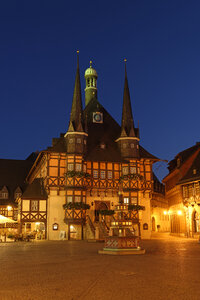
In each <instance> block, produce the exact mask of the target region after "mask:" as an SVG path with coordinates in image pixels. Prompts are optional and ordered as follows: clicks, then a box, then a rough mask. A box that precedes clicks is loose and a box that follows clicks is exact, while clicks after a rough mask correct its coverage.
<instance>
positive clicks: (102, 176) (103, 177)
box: [100, 171, 106, 179]
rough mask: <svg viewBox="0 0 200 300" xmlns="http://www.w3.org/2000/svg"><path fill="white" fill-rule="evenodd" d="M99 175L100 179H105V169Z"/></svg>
mask: <svg viewBox="0 0 200 300" xmlns="http://www.w3.org/2000/svg"><path fill="white" fill-rule="evenodd" d="M100 176H101V179H105V178H106V171H101V173H100Z"/></svg>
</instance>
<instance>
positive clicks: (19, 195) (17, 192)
mask: <svg viewBox="0 0 200 300" xmlns="http://www.w3.org/2000/svg"><path fill="white" fill-rule="evenodd" d="M21 195H22V190H21V189H20V187H19V186H18V187H17V188H16V190H15V199H17V198H20V197H21Z"/></svg>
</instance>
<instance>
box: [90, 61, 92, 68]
mask: <svg viewBox="0 0 200 300" xmlns="http://www.w3.org/2000/svg"><path fill="white" fill-rule="evenodd" d="M90 68H92V61H91V60H90Z"/></svg>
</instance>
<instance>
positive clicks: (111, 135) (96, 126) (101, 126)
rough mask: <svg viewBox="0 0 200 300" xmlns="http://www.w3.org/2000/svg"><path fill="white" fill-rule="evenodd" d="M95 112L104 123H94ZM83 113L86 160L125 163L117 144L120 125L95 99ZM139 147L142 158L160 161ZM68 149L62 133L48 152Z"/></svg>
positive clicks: (54, 140) (59, 151)
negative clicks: (86, 134) (85, 135)
mask: <svg viewBox="0 0 200 300" xmlns="http://www.w3.org/2000/svg"><path fill="white" fill-rule="evenodd" d="M93 112H102V113H103V123H93ZM83 113H84V119H85V122H86V128H87V133H88V138H87V154H86V160H89V161H110V162H121V161H124V159H123V158H122V157H121V154H120V151H119V149H118V145H117V143H116V142H115V141H116V140H117V139H118V138H119V137H120V133H121V127H120V125H119V124H118V123H117V122H116V121H115V120H114V119H113V118H112V116H111V115H110V114H109V113H108V112H107V111H106V109H105V108H104V107H103V106H102V105H101V104H100V103H99V102H98V100H96V99H95V98H94V99H93V100H91V101H90V102H89V103H88V105H87V106H86V108H85V109H84V112H83ZM102 144H105V149H102V148H101V145H102ZM139 147H140V148H139V151H140V158H146V159H147V158H148V159H153V160H159V159H158V158H157V157H156V156H154V155H152V154H151V153H149V152H148V151H147V150H146V149H144V148H143V147H142V146H141V145H140V146H139ZM66 148H67V147H66V140H65V138H64V133H61V134H60V138H54V139H53V145H52V146H51V147H48V148H47V151H51V152H58V153H61V152H66Z"/></svg>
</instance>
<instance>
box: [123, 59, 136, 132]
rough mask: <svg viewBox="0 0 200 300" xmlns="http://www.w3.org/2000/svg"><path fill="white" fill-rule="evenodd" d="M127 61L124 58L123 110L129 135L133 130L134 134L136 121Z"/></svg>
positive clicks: (124, 126) (125, 126)
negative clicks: (134, 120)
mask: <svg viewBox="0 0 200 300" xmlns="http://www.w3.org/2000/svg"><path fill="white" fill-rule="evenodd" d="M126 61H127V60H126V59H124V62H125V81H124V97H123V111H122V128H124V130H125V131H126V133H127V135H129V133H130V131H131V130H132V134H133V131H134V122H133V115H132V107H131V99H130V92H129V87H128V79H127V71H126ZM134 135H135V134H134Z"/></svg>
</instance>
